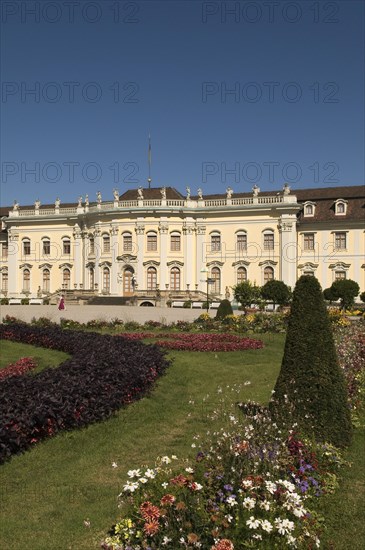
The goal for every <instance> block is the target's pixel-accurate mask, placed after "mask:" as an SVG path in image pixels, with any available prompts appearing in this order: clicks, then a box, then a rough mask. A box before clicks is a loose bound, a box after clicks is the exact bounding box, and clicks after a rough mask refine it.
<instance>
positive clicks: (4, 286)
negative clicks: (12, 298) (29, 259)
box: [1, 271, 8, 292]
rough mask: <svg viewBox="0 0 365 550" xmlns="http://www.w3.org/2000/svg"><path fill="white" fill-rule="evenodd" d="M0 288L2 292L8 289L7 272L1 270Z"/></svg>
mask: <svg viewBox="0 0 365 550" xmlns="http://www.w3.org/2000/svg"><path fill="white" fill-rule="evenodd" d="M1 290H2V292H7V291H8V272H7V271H3V276H2V278H1Z"/></svg>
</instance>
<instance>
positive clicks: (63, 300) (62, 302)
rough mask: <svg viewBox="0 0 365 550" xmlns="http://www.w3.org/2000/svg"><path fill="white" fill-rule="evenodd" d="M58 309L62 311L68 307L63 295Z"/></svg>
mask: <svg viewBox="0 0 365 550" xmlns="http://www.w3.org/2000/svg"><path fill="white" fill-rule="evenodd" d="M58 309H59V310H60V311H61V310H64V309H66V308H65V298H64V297H63V296H61V299H60V301H59V303H58Z"/></svg>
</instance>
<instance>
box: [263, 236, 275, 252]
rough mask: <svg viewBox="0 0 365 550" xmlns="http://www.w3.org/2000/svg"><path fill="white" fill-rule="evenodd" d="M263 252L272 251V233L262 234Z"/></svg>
mask: <svg viewBox="0 0 365 550" xmlns="http://www.w3.org/2000/svg"><path fill="white" fill-rule="evenodd" d="M264 250H274V233H264Z"/></svg>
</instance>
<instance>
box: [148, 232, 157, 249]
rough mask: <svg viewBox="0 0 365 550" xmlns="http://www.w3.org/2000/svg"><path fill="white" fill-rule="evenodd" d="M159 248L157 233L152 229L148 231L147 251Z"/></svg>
mask: <svg viewBox="0 0 365 550" xmlns="http://www.w3.org/2000/svg"><path fill="white" fill-rule="evenodd" d="M156 250H157V233H155V232H153V231H150V232H149V233H147V251H148V252H156Z"/></svg>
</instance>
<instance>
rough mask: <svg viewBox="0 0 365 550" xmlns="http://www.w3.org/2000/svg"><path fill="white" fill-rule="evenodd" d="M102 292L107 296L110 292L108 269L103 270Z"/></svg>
mask: <svg viewBox="0 0 365 550" xmlns="http://www.w3.org/2000/svg"><path fill="white" fill-rule="evenodd" d="M103 292H105V293H107V294H109V292H110V271H109V268H108V267H104V269H103Z"/></svg>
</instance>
